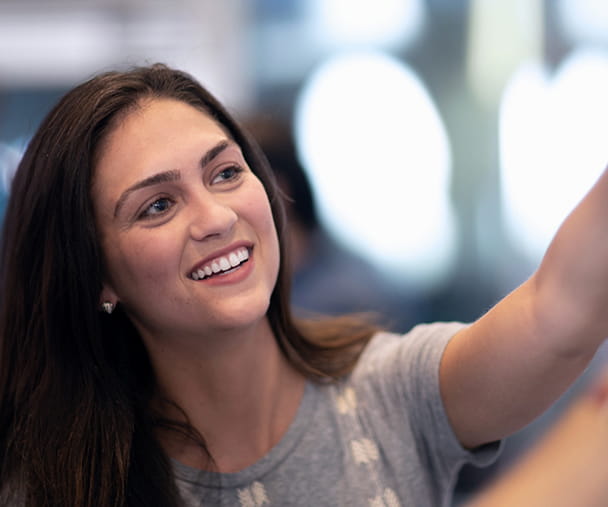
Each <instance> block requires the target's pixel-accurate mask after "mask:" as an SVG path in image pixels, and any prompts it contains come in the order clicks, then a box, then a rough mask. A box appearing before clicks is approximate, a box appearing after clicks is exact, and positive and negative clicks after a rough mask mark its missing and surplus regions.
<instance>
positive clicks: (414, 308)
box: [243, 114, 430, 332]
mask: <svg viewBox="0 0 608 507" xmlns="http://www.w3.org/2000/svg"><path fill="white" fill-rule="evenodd" d="M243 124H244V126H245V128H247V129H248V130H249V132H250V133H251V134H252V135H253V137H254V138H255V140H256V141H257V142H258V144H259V145H260V147H261V148H262V151H263V152H264V154H265V155H266V157H267V158H268V161H269V162H270V166H271V167H272V169H273V172H274V173H275V174H276V177H277V182H278V184H279V187H280V188H281V191H282V192H283V194H284V195H285V196H286V212H287V219H288V227H287V230H286V237H287V240H288V241H289V244H290V248H289V249H290V252H291V254H292V255H291V261H292V262H291V265H292V269H293V273H292V275H293V285H292V293H291V298H292V303H293V306H294V308H296V309H297V310H298V311H299V314H301V315H310V314H314V313H320V314H329V315H341V314H345V313H355V312H366V313H370V314H371V315H370V316H372V315H373V318H375V319H376V321H377V322H379V323H381V324H382V325H383V326H384V327H386V328H389V329H391V330H395V331H401V332H404V331H406V330H408V329H410V328H411V327H412V326H413V325H414V324H417V323H420V322H424V321H426V320H427V318H428V316H429V313H430V312H429V309H428V306H429V305H428V304H427V303H426V298H425V296H424V295H423V294H422V292H421V291H420V292H418V293H414V291H413V289H411V288H409V287H408V286H407V284H406V283H405V282H402V283H395V282H394V281H393V280H391V279H389V278H388V277H387V276H386V275H385V274H384V273H382V272H381V271H380V270H379V269H377V268H376V267H375V266H374V265H373V264H372V263H371V262H369V261H367V260H366V259H364V258H363V257H362V256H360V255H358V254H356V253H355V252H353V251H352V250H350V249H349V248H347V247H345V246H343V245H341V244H340V243H338V241H336V240H335V239H334V238H333V237H332V236H331V234H330V233H329V231H327V230H326V229H325V227H324V226H323V225H322V223H321V221H320V219H319V214H318V211H317V206H316V199H315V193H314V188H313V187H312V185H311V182H310V180H309V178H308V176H307V173H306V171H305V169H304V168H303V167H302V165H301V163H300V159H299V156H298V152H297V149H296V146H295V140H294V138H293V130H292V128H291V125H290V123H289V122H288V121H286V120H284V119H280V118H278V117H276V116H269V115H263V114H259V115H257V116H253V117H250V118H247V119H245V120H243Z"/></svg>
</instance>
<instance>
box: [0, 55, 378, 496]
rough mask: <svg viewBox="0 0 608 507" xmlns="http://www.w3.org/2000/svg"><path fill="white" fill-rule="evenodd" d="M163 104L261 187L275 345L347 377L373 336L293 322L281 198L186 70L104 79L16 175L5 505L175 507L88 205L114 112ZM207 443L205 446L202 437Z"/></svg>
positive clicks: (65, 104)
mask: <svg viewBox="0 0 608 507" xmlns="http://www.w3.org/2000/svg"><path fill="white" fill-rule="evenodd" d="M154 97H166V98H174V99H177V100H181V101H183V102H186V103H188V104H190V105H192V106H194V107H197V108H199V109H200V110H202V111H204V112H206V113H207V114H209V115H210V116H211V117H212V118H214V119H215V120H216V121H217V122H218V123H219V124H220V125H222V126H223V127H224V128H225V129H226V131H227V132H228V133H229V135H230V136H232V137H233V138H234V140H235V141H236V142H237V143H238V144H239V145H240V146H241V149H242V150H243V153H244V155H245V158H246V160H247V162H248V164H249V165H250V167H251V168H252V170H253V171H254V173H255V174H256V175H257V176H258V177H259V179H260V180H261V181H262V183H263V185H264V187H265V189H266V192H267V193H268V196H269V199H270V202H271V206H272V210H273V215H274V220H275V224H276V227H277V232H278V234H279V240H280V245H281V259H282V260H281V267H280V272H279V276H278V280H277V284H276V287H275V289H274V291H273V294H272V297H271V303H270V307H269V311H268V317H269V320H270V323H271V326H272V328H273V330H274V333H275V336H276V338H277V340H278V343H279V345H280V347H281V350H282V351H283V353H284V354H285V356H286V357H287V359H288V360H289V361H290V362H291V363H292V364H293V366H294V367H295V368H297V369H298V370H299V371H301V372H303V373H304V374H305V375H306V376H308V377H310V378H315V379H332V378H336V377H339V376H341V375H344V374H345V373H347V372H348V371H349V370H350V369H351V368H352V367H353V365H354V363H355V362H356V360H357V358H358V355H359V353H360V351H361V349H362V347H363V346H364V345H365V343H367V340H368V339H369V338H370V336H371V335H372V333H373V332H374V330H375V328H374V327H372V326H370V325H368V324H366V323H364V322H362V321H360V320H357V319H351V318H343V319H331V320H323V321H319V322H316V321H306V322H302V321H296V320H295V319H294V317H293V315H292V313H291V310H290V303H289V291H290V285H289V275H288V273H289V267H288V260H287V252H285V245H286V242H285V241H281V237H282V235H283V232H284V231H283V229H284V227H285V219H284V212H283V205H282V200H281V196H280V195H279V192H278V190H277V185H276V183H275V180H274V177H273V174H272V171H271V169H270V167H269V166H268V163H267V161H266V159H265V157H264V155H263V154H262V153H261V151H260V149H259V147H258V146H257V144H256V143H255V142H253V141H252V139H251V138H250V136H249V135H248V134H247V133H246V132H245V131H244V130H243V129H241V128H240V127H239V126H238V125H237V123H236V122H235V121H234V120H233V119H232V118H231V116H230V115H229V114H228V113H227V111H226V110H225V109H224V108H223V107H222V106H221V105H220V104H219V103H218V102H217V101H216V100H215V99H214V98H213V97H212V96H211V95H210V94H209V93H208V92H207V91H206V90H205V89H204V88H203V87H202V86H201V85H200V84H199V83H198V82H196V81H195V80H194V79H192V78H191V77H190V76H189V75H188V74H186V73H183V72H180V71H176V70H173V69H170V68H168V67H166V66H164V65H159V64H157V65H153V66H150V67H139V68H135V69H132V70H129V71H125V72H109V73H104V74H101V75H99V76H97V77H94V78H93V79H91V80H89V81H87V82H85V83H83V84H81V85H80V86H78V87H76V88H74V89H73V90H72V91H70V92H69V93H68V94H66V95H65V96H64V97H63V98H62V99H61V100H60V102H59V103H58V104H57V105H56V106H55V107H54V108H53V110H52V111H51V112H50V113H49V114H48V116H47V117H46V118H45V120H44V121H43V122H42V124H41V126H40V128H39V129H38V131H37V133H36V134H35V136H34V137H33V139H32V140H31V142H30V144H29V146H28V149H27V151H26V153H25V155H24V157H23V159H22V161H21V164H20V166H19V168H18V170H17V173H16V175H15V178H14V181H13V184H12V189H11V196H10V200H9V203H8V206H7V211H6V215H5V222H4V229H3V236H2V245H1V251H0V283H1V284H2V297H1V299H0V456H1V458H0V502H1V501H3V500H4V501H6V502H8V498H9V496H10V495H13V496H14V497H16V498H17V499H18V500H19V502H20V503H21V504H23V505H27V506H28V507H29V506H36V507H39V506H62V507H64V506H66V505H78V506H93V505H104V506H114V505H116V506H118V505H121V506H122V505H129V506H140V505H141V506H144V505H158V506H172V505H177V498H178V497H177V492H176V489H175V485H174V482H173V478H172V473H171V466H170V462H169V460H168V458H167V456H166V455H165V453H164V452H163V450H162V449H161V447H160V445H159V444H158V441H157V439H156V438H155V429H156V428H158V426H159V425H161V426H165V427H166V426H168V427H172V428H173V429H177V430H178V431H184V432H185V433H186V434H189V435H194V437H197V434H196V432H195V431H194V430H193V429H192V428H189V427H188V425H187V423H183V422H174V423H173V422H171V421H166V420H163V419H162V418H159V416H158V415H157V414H155V413H154V412H153V411H152V409H151V408H150V404H149V400H150V398H151V396H152V394H153V392H154V374H153V372H152V368H151V365H150V362H149V359H148V356H147V353H146V350H145V348H144V346H143V344H142V342H141V340H140V338H139V336H138V334H137V332H136V330H135V328H134V327H133V325H132V324H131V322H130V321H129V319H128V318H127V317H126V315H125V314H124V313H123V312H121V311H120V309H118V310H117V311H116V312H115V313H114V314H112V315H111V316H106V315H102V314H101V313H100V312H99V310H98V306H99V295H100V291H101V286H102V277H103V269H104V268H103V258H102V253H101V250H100V247H99V243H98V237H97V231H96V228H95V221H94V219H93V212H92V204H91V198H90V191H91V179H92V175H93V170H94V167H95V160H96V156H97V155H98V151H99V150H100V146H101V144H102V142H103V140H104V139H105V138H106V136H107V134H108V133H109V132H110V131H111V130H112V128H113V127H114V125H115V124H116V122H117V121H119V119H120V117H121V116H120V115H124V114H126V113H128V112H129V111H130V110H132V109H134V108H137V107H138V104H139V102H140V101H141V100H142V99H143V98H154ZM201 445H204V443H203V442H202V440H201Z"/></svg>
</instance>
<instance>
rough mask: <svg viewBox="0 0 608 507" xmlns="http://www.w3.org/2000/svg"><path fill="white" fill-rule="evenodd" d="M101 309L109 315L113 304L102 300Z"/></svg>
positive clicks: (112, 309)
mask: <svg viewBox="0 0 608 507" xmlns="http://www.w3.org/2000/svg"><path fill="white" fill-rule="evenodd" d="M101 309H102V310H103V311H104V312H106V313H107V314H108V315H110V314H111V313H112V312H113V311H114V305H113V304H112V303H110V302H109V301H104V302H103V303H101Z"/></svg>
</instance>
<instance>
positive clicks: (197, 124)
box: [93, 99, 230, 184]
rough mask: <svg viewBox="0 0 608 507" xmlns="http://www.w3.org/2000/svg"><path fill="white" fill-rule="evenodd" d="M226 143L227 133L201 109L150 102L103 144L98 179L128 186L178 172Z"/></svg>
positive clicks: (172, 102) (127, 117) (96, 172)
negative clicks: (155, 175) (156, 173)
mask: <svg viewBox="0 0 608 507" xmlns="http://www.w3.org/2000/svg"><path fill="white" fill-rule="evenodd" d="M226 139H230V136H229V135H228V134H227V133H226V131H225V130H224V128H223V127H222V126H221V125H220V124H219V123H217V121H215V120H214V119H212V118H211V117H210V116H209V114H207V113H206V112H203V111H201V110H200V109H197V108H195V107H193V106H191V105H189V104H186V103H184V102H180V101H178V100H173V99H151V100H146V101H145V102H142V103H141V104H140V105H138V107H137V108H135V109H133V110H131V111H129V112H128V113H126V114H125V115H124V116H123V117H122V118H120V119H119V121H118V122H117V124H116V125H115V126H114V128H113V129H112V130H111V131H110V132H109V134H108V135H107V137H106V139H105V140H104V142H103V143H102V144H101V145H100V147H99V151H98V154H97V157H96V158H97V160H96V163H95V168H94V178H93V179H94V182H99V181H100V180H107V179H108V178H110V179H112V177H113V176H115V177H117V178H120V179H122V180H123V181H124V180H132V179H137V178H141V177H145V176H147V175H148V173H149V172H150V171H158V170H169V169H175V168H178V167H179V166H182V165H187V164H189V163H192V162H193V160H197V159H200V157H201V155H202V154H203V153H204V152H205V151H206V150H208V149H209V148H210V147H212V146H214V145H216V144H217V143H218V142H220V141H222V140H226ZM125 184H128V182H127V181H125Z"/></svg>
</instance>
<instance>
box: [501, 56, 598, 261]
mask: <svg viewBox="0 0 608 507" xmlns="http://www.w3.org/2000/svg"><path fill="white" fill-rule="evenodd" d="M606 90H608V58H607V57H606V55H603V54H598V53H595V52H592V51H579V52H577V53H574V54H573V55H572V56H571V57H569V58H568V59H567V60H566V61H564V62H563V64H562V65H561V66H560V68H559V69H558V70H557V72H556V73H555V75H554V76H552V77H550V76H548V75H547V72H546V70H545V69H544V68H543V67H541V66H540V65H538V64H527V65H525V66H523V67H522V68H520V69H519V71H518V72H517V73H516V74H515V75H514V76H513V78H512V79H511V81H510V83H509V84H508V86H507V88H506V90H505V93H504V96H503V100H502V104H501V111H500V157H501V180H502V181H501V183H502V194H503V206H504V216H505V220H506V226H507V230H508V232H509V234H510V237H511V239H512V241H513V243H514V244H515V245H516V246H517V247H519V248H520V249H521V250H522V251H523V252H524V253H526V254H528V256H529V257H530V258H531V260H533V261H538V260H539V259H540V257H541V256H542V254H543V252H544V251H545V250H546V248H547V246H548V245H549V242H550V240H551V238H552V237H553V235H554V234H555V232H556V231H557V228H558V227H559V224H560V223H561V222H562V221H563V220H564V218H565V217H566V216H567V214H568V213H569V212H570V211H571V210H572V208H573V207H574V206H575V205H576V203H577V202H578V201H579V200H580V199H581V198H582V197H583V196H584V194H585V193H586V191H587V190H588V189H589V188H590V187H591V186H592V185H593V183H594V181H595V180H596V179H597V178H598V177H599V174H600V173H601V171H602V169H603V168H604V166H605V165H606V164H607V163H608V144H607V143H606V135H605V132H606V127H605V125H606V118H607V117H608V94H607V93H606Z"/></svg>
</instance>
